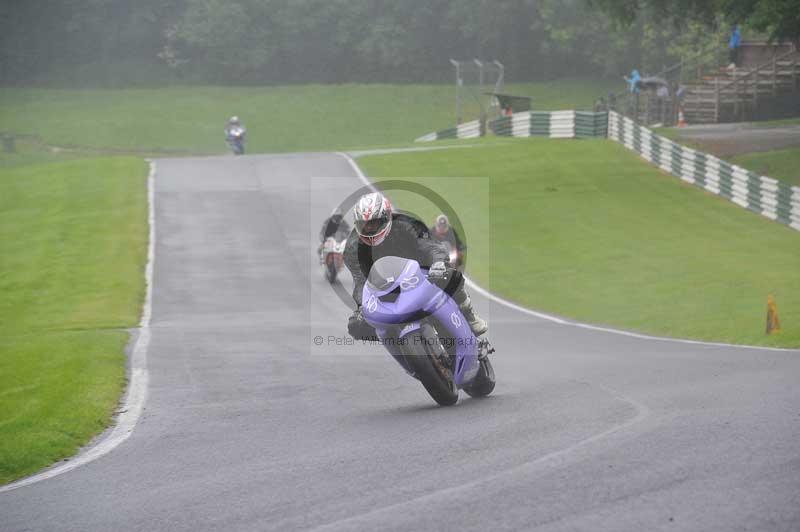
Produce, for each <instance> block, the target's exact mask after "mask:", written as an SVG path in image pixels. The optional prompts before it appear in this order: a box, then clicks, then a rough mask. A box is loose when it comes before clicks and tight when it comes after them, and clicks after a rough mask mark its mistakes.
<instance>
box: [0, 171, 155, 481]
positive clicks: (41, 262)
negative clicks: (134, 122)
mask: <svg viewBox="0 0 800 532" xmlns="http://www.w3.org/2000/svg"><path fill="white" fill-rule="evenodd" d="M146 175H147V167H146V164H145V163H144V162H143V161H141V160H139V159H133V158H113V159H89V160H82V161H70V162H63V163H54V164H41V165H30V166H25V167H20V168H13V169H4V170H0V294H2V298H0V483H4V482H8V481H10V480H13V479H15V478H18V477H21V476H24V475H27V474H30V473H33V472H35V471H36V470H38V469H41V468H42V467H45V466H47V465H48V464H50V463H52V462H54V461H57V460H59V459H62V458H64V457H66V456H69V455H72V454H74V453H75V451H76V450H77V449H78V448H79V447H80V446H81V445H83V444H85V443H86V442H87V441H88V440H89V439H90V438H91V437H92V436H94V435H96V434H98V433H99V432H101V431H102V430H103V429H104V428H105V427H106V425H107V424H108V421H109V419H110V416H111V415H112V413H113V410H114V408H115V406H116V404H117V401H118V399H119V397H120V393H121V391H122V388H123V386H124V383H125V356H124V347H125V344H126V342H127V340H128V333H127V332H126V331H125V330H124V328H127V327H132V326H135V325H136V323H137V319H138V315H139V312H140V309H141V303H142V300H143V296H144V280H143V275H142V271H143V267H144V262H145V256H146V245H147V224H146V219H147V218H146V215H147V197H146V180H145V176H146Z"/></svg>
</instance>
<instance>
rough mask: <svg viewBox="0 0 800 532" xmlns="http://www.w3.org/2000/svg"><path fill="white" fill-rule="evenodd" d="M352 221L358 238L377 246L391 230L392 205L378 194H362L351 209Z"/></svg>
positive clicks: (369, 244)
mask: <svg viewBox="0 0 800 532" xmlns="http://www.w3.org/2000/svg"><path fill="white" fill-rule="evenodd" d="M353 219H354V223H353V225H354V226H355V228H356V232H357V233H358V238H360V239H361V241H362V242H364V243H365V244H367V245H368V246H377V245H379V244H380V243H381V242H383V241H384V239H386V235H388V234H389V231H390V230H391V229H392V204H391V203H390V202H389V200H388V199H386V197H384V195H383V194H381V193H380V192H372V193H370V194H364V195H363V196H361V198H359V200H358V202H357V203H356V205H355V207H353Z"/></svg>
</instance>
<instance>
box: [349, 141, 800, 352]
mask: <svg viewBox="0 0 800 532" xmlns="http://www.w3.org/2000/svg"><path fill="white" fill-rule="evenodd" d="M335 153H336V155H339V156H340V157H343V158H344V159H345V160H346V161H347V162H348V163H349V164H350V166H351V167H352V169H353V170H354V171H355V173H356V175H357V176H358V178H359V179H360V180H361V182H362V183H364V184H365V185H366V186H368V187H370V188H371V189H372V190H377V189H376V188H375V185H374V184H373V183H372V182H371V181H370V180H369V179H368V178H367V176H366V175H365V174H364V172H362V171H361V168H360V167H359V166H358V163H356V161H355V159H353V157H351V156H350V155H349V154H347V153H344V152H335ZM464 279H465V280H466V283H467V286H468V287H469V288H470V289H471V290H474V291H475V292H477V293H479V294H481V295H482V296H484V297H486V298H488V299H490V300H491V301H494V302H495V303H498V304H500V305H503V306H504V307H508V308H510V309H513V310H516V311H517V312H521V313H523V314H527V315H529V316H534V317H536V318H540V319H543V320H547V321H551V322H553V323H557V324H559V325H568V326H573V327H580V328H581V329H589V330H592V331H598V332H604V333H610V334H617V335H620V336H628V337H630V338H638V339H640V340H656V341H659V342H672V343H679V344H688V345H702V346H709V347H733V348H736V349H757V350H760V351H779V352H792V353H796V352H798V351H800V350H798V349H790V348H784V347H765V346H758V345H743V344H726V343H724V342H704V341H702V340H688V339H686V338H667V337H665V336H651V335H648V334H641V333H635V332H631V331H625V330H622V329H613V328H611V327H602V326H600V325H592V324H589V323H581V322H577V321H569V320H565V319H563V318H559V317H557V316H553V315H551V314H545V313H544V312H537V311H535V310H531V309H528V308H525V307H522V306H520V305H517V304H516V303H512V302H511V301H508V300H507V299H503V298H502V297H500V296H497V295H495V294H493V293H491V292H489V291H488V290H486V289H485V288H482V287H481V286H479V285H478V284H476V283H475V282H474V281H473V280H471V279H469V278H468V277H467V276H464Z"/></svg>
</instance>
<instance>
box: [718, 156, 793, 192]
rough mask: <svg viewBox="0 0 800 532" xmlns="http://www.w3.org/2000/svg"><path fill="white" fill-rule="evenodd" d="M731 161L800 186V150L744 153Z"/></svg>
mask: <svg viewBox="0 0 800 532" xmlns="http://www.w3.org/2000/svg"><path fill="white" fill-rule="evenodd" d="M730 160H731V162H732V163H734V164H738V165H739V166H742V167H744V168H747V169H748V170H752V171H753V172H758V173H759V174H761V175H766V176H769V177H772V178H774V179H779V180H781V181H783V182H784V183H788V184H790V185H793V186H796V187H797V186H800V148H790V149H786V150H773V151H762V152H754V153H744V154H742V155H735V156H733V157H731V158H730Z"/></svg>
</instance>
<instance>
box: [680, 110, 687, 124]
mask: <svg viewBox="0 0 800 532" xmlns="http://www.w3.org/2000/svg"><path fill="white" fill-rule="evenodd" d="M686 125H687V124H686V118H685V117H684V116H683V107H678V127H686Z"/></svg>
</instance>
